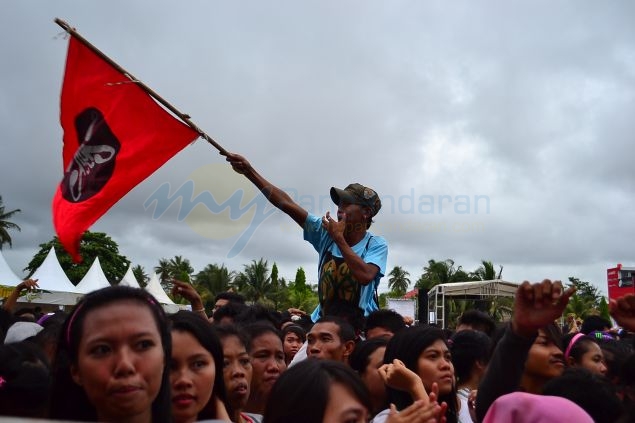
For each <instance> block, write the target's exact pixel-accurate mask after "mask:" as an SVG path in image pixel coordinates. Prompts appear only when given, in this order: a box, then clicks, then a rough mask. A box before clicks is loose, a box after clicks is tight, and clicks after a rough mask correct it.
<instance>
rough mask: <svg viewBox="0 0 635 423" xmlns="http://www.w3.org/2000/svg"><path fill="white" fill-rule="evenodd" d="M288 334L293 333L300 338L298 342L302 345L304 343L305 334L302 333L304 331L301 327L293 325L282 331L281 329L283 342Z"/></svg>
mask: <svg viewBox="0 0 635 423" xmlns="http://www.w3.org/2000/svg"><path fill="white" fill-rule="evenodd" d="M289 332H291V333H295V334H296V335H297V336H298V338H300V342H302V343H304V341H306V332H305V331H304V329H302V326H298V325H296V324H293V325H288V326H285V327H284V329H282V341H283V342H284V338H286V336H287V334H288V333H289Z"/></svg>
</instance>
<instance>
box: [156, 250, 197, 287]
mask: <svg viewBox="0 0 635 423" xmlns="http://www.w3.org/2000/svg"><path fill="white" fill-rule="evenodd" d="M154 271H155V272H157V273H159V274H160V275H161V276H160V282H161V286H162V287H163V289H165V290H169V287H170V281H171V280H172V279H178V280H180V281H183V282H190V280H191V275H192V273H194V268H193V267H192V265H191V264H190V261H189V260H188V259H184V258H183V257H182V256H174V258H171V259H170V260H167V259H165V258H162V259H161V260H159V265H158V266H156V267H155V268H154Z"/></svg>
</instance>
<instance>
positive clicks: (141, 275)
mask: <svg viewBox="0 0 635 423" xmlns="http://www.w3.org/2000/svg"><path fill="white" fill-rule="evenodd" d="M132 274H133V275H134V277H135V278H136V279H137V282H139V285H140V286H141V287H142V288H143V287H145V286H146V285H147V284H148V281H149V280H150V277H149V276H148V275H147V274H146V271H145V269H144V268H143V266H141V265H140V264H137V265H136V266H134V267H133V268H132Z"/></svg>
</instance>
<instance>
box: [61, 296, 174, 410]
mask: <svg viewBox="0 0 635 423" xmlns="http://www.w3.org/2000/svg"><path fill="white" fill-rule="evenodd" d="M81 333H82V337H81V339H80V342H79V349H78V353H77V357H78V358H77V364H74V365H72V366H71V375H72V377H73V380H74V381H75V383H77V384H78V385H80V386H82V388H83V389H84V391H85V392H86V396H87V397H88V400H89V401H90V402H91V403H92V404H93V405H94V406H95V408H96V410H97V416H98V418H99V419H100V421H121V420H126V419H130V418H135V417H138V418H141V419H147V421H150V420H151V418H152V411H151V407H152V402H153V401H154V399H155V398H156V396H157V395H158V393H159V390H160V388H161V378H162V375H163V366H164V363H165V361H164V360H165V357H164V353H163V347H162V344H161V335H160V334H159V330H158V328H157V324H156V322H155V320H154V318H153V316H152V312H151V311H150V309H149V308H148V307H147V306H144V305H141V303H140V302H138V301H119V302H113V303H111V304H108V305H105V306H102V307H99V308H96V309H94V310H90V311H89V312H88V313H87V314H86V316H85V317H84V322H83V325H82V330H81Z"/></svg>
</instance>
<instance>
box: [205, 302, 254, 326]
mask: <svg viewBox="0 0 635 423" xmlns="http://www.w3.org/2000/svg"><path fill="white" fill-rule="evenodd" d="M248 307H249V306H248V305H245V304H241V303H234V302H229V303H227V304H225V305H224V306H221V307H219V308H217V309H216V311H215V312H214V314H212V318H213V319H214V324H215V325H220V324H223V323H222V321H223V319H224V318H228V319H229V320H231V321H232V322H234V320H235V319H236V317H237V316H238V315H240V313H242V312H243V311H244V310H246V309H247V308H248Z"/></svg>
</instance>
